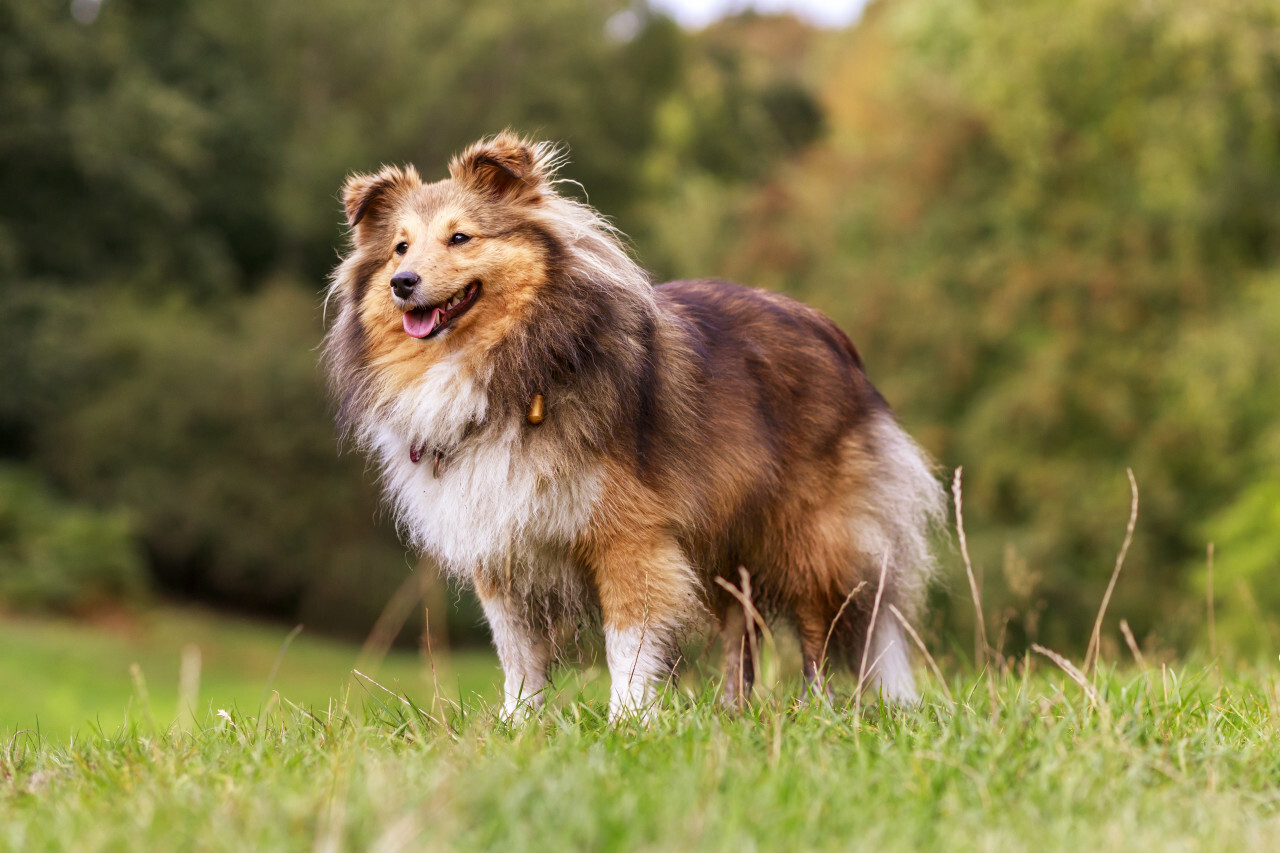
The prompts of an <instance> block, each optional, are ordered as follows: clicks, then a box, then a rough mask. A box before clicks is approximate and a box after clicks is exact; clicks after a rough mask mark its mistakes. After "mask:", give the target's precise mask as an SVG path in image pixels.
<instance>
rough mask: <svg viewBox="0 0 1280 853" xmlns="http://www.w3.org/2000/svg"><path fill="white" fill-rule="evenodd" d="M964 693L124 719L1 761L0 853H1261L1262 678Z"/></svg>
mask: <svg viewBox="0 0 1280 853" xmlns="http://www.w3.org/2000/svg"><path fill="white" fill-rule="evenodd" d="M299 642H301V641H299ZM300 648H301V647H296V648H294V649H291V650H290V652H289V654H290V655H292V654H293V653H294V652H295V651H300ZM391 671H392V668H391V667H390V666H389V665H388V666H384V668H383V672H384V674H385V673H388V672H391ZM283 674H284V668H282V670H281V680H282V681H283ZM492 678H493V677H492V676H491V679H492ZM983 680H984V678H982V677H979V676H973V675H970V676H957V677H955V678H954V679H953V680H952V682H951V684H950V693H951V694H952V695H954V697H955V700H954V703H953V702H952V701H950V700H948V699H947V698H946V697H945V695H944V694H943V693H942V692H941V691H937V692H932V693H929V694H928V695H927V696H926V699H925V702H924V703H923V704H922V705H921V706H920V707H919V708H916V709H912V710H909V711H886V710H885V709H883V708H881V707H880V706H879V704H878V703H877V702H874V701H869V702H864V704H863V706H862V709H861V712H860V713H858V712H855V710H854V708H853V706H852V705H851V704H849V703H847V702H845V703H837V704H836V705H834V706H816V707H806V706H800V705H798V704H797V703H796V702H795V700H794V693H793V692H792V691H789V690H788V689H787V688H786V686H785V685H784V686H783V687H782V688H781V689H777V690H774V691H770V692H766V693H765V694H764V695H762V696H761V697H760V698H759V699H757V701H755V702H754V703H753V705H752V707H751V708H750V710H749V711H747V712H746V713H745V714H741V715H738V714H729V713H724V712H721V711H720V710H718V709H717V708H716V706H715V703H714V700H713V695H712V694H713V689H714V685H706V684H700V683H697V677H696V676H691V677H690V678H689V679H687V681H690V682H693V683H691V684H682V685H681V687H680V689H678V690H676V689H673V690H669V691H668V694H667V696H666V697H665V700H664V701H665V703H666V705H667V707H666V708H665V709H664V712H663V713H662V714H661V715H660V717H659V719H658V721H657V722H656V723H654V724H653V725H651V726H648V727H642V726H637V725H632V724H625V725H622V726H618V727H614V726H610V725H608V724H607V723H606V722H605V720H604V719H603V717H604V713H605V704H604V701H603V697H602V696H601V693H600V691H599V690H598V689H596V687H595V686H594V684H593V683H588V684H587V686H586V690H585V693H584V692H583V688H582V684H581V683H575V682H574V681H573V680H572V679H570V680H569V683H568V684H567V685H565V686H563V687H562V688H561V689H560V691H559V692H558V694H557V695H556V696H555V700H554V701H553V702H552V703H551V706H550V707H549V708H548V709H547V710H546V711H544V712H543V713H542V714H541V715H539V716H538V717H536V718H535V719H533V720H531V721H530V722H528V723H526V724H524V725H521V726H514V727H513V726H508V725H507V724H505V723H504V722H503V721H502V720H501V719H500V717H499V714H498V713H497V712H496V710H495V709H494V707H493V706H492V705H491V704H490V701H489V699H488V698H486V696H490V697H492V691H490V692H489V693H488V694H485V695H476V694H469V695H467V694H461V695H466V696H467V698H465V699H463V700H462V701H460V702H440V703H434V702H429V701H428V702H427V704H421V703H419V702H418V701H417V700H415V699H412V698H410V697H407V696H405V695H404V694H402V693H400V692H399V691H397V690H395V689H387V690H383V689H381V688H379V687H377V686H374V685H369V684H366V685H365V687H364V688H362V687H359V686H354V687H353V686H350V685H348V688H347V691H346V692H345V694H344V695H343V696H342V697H340V699H339V701H337V702H335V703H334V704H332V705H326V706H324V707H323V708H322V709H320V710H316V709H312V711H310V712H308V711H304V710H300V709H298V708H295V707H293V706H292V705H290V704H289V703H287V702H283V701H277V700H275V699H274V698H273V699H272V700H270V701H269V702H268V704H267V706H266V707H265V708H264V709H262V710H261V711H260V712H256V713H254V714H249V713H247V712H244V711H233V712H229V713H226V714H221V715H220V714H218V713H217V712H216V710H214V711H212V712H211V713H208V714H206V715H204V717H203V718H202V719H200V720H199V722H198V723H195V722H194V721H188V723H187V724H182V723H179V724H174V725H168V726H160V725H153V724H152V723H150V722H148V721H147V720H139V719H136V718H135V719H132V720H131V721H130V722H128V723H127V724H126V725H125V726H124V727H123V728H121V729H120V730H118V731H115V732H114V733H108V734H105V735H104V734H99V733H95V732H90V733H88V734H85V735H81V736H78V737H76V738H75V739H74V740H72V741H71V742H70V743H67V742H56V741H53V740H50V739H40V738H36V737H34V736H33V735H31V734H29V733H28V734H21V735H18V736H16V737H14V736H10V737H9V738H8V739H7V740H6V742H5V743H4V744H3V745H2V746H0V847H6V848H11V849H22V850H44V849H49V850H54V849H57V850H62V849H77V850H117V849H166V850H168V849H184V850H185V849H191V850H244V849H254V850H295V849H297V850H303V849H317V850H338V849H372V850H400V849H413V850H417V849H427V850H437V849H438V850H490V849H501V850H504V851H508V850H509V851H519V850H526V849H554V850H565V849H590V850H611V849H624V848H625V849H654V850H670V849H712V850H719V849H724V850H743V849H748V850H755V849H813V850H827V849H850V848H854V847H863V846H870V847H871V849H877V850H885V849H888V850H921V849H947V850H952V849H978V850H1008V849H1035V850H1037V851H1051V850H1105V849H1120V848H1124V849H1138V850H1147V849H1170V850H1185V849H1223V850H1226V849H1230V850H1273V849H1276V848H1277V844H1280V728H1278V726H1277V723H1278V722H1280V693H1278V692H1277V685H1276V684H1275V682H1274V680H1273V679H1272V678H1271V676H1270V675H1269V674H1266V673H1262V672H1249V671H1246V672H1243V673H1240V674H1236V675H1232V676H1230V677H1228V678H1225V679H1224V678H1223V677H1222V676H1221V675H1220V674H1219V671H1218V670H1217V669H1208V668H1206V669H1183V670H1177V669H1166V668H1160V669H1154V668H1153V669H1149V670H1133V671H1121V670H1116V669H1113V668H1108V667H1107V666H1104V667H1103V668H1102V669H1101V671H1100V672H1099V673H1098V674H1096V675H1095V676H1094V677H1093V679H1092V682H1091V683H1092V686H1093V687H1094V688H1095V689H1096V695H1097V704H1096V705H1095V704H1094V703H1093V702H1091V701H1090V700H1089V699H1088V698H1087V697H1086V694H1085V693H1084V691H1083V690H1082V689H1081V686H1080V685H1079V684H1077V683H1076V682H1075V681H1074V680H1072V679H1071V678H1070V677H1068V676H1067V675H1065V674H1064V673H1063V671H1062V670H1060V669H1058V668H1057V667H1055V666H1054V665H1053V664H1052V663H1050V662H1048V661H1047V660H1045V659H1044V658H1040V657H1034V658H1027V659H1024V660H1023V661H1021V662H1019V664H1018V665H1017V666H1015V667H1013V668H1012V669H1011V670H1010V671H1008V672H1006V673H1005V674H1003V675H1002V676H1000V677H998V678H996V679H995V683H994V687H995V689H994V691H991V693H989V692H988V690H987V687H986V685H984V684H982V683H981V682H982V681H983ZM259 687H260V686H259ZM846 687H847V685H846ZM933 687H935V688H936V685H933ZM366 688H367V689H366ZM443 692H444V693H446V694H449V695H453V696H455V697H457V696H459V695H460V694H459V693H458V692H455V691H450V690H444V691H443ZM424 695H425V694H424ZM991 695H994V697H995V698H994V704H992V699H991V698H990V696H991ZM153 701H154V700H153ZM245 707H249V706H247V705H241V708H245ZM135 708H136V700H135Z"/></svg>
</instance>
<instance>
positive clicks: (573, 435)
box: [325, 133, 945, 714]
mask: <svg viewBox="0 0 1280 853" xmlns="http://www.w3.org/2000/svg"><path fill="white" fill-rule="evenodd" d="M562 161H563V157H562V155H561V154H560V153H559V152H558V150H557V149H555V148H554V147H552V146H550V145H548V144H546V143H533V142H529V141H527V140H523V139H520V138H519V137H516V136H514V135H512V134H510V133H503V134H500V135H498V136H497V137H494V138H492V139H488V140H482V141H480V142H478V143H476V144H475V145H473V146H471V147H470V148H468V149H467V150H466V151H465V152H463V153H462V154H461V155H459V156H458V157H456V158H455V159H454V160H453V161H452V162H451V164H450V177H449V178H448V179H446V180H443V181H439V182H435V183H427V184H424V183H423V182H422V181H421V180H420V178H419V177H418V174H417V172H416V171H414V170H413V169H412V168H408V169H397V168H386V169H383V170H382V171H381V172H379V173H378V174H376V175H355V176H353V177H352V178H351V179H349V180H348V183H347V186H346V188H345V191H344V204H345V206H346V211H347V216H348V223H349V224H350V225H351V227H352V229H353V231H352V238H353V239H352V245H351V249H350V250H349V251H348V253H347V254H346V256H345V257H344V259H343V260H342V262H341V263H340V264H339V266H338V268H337V269H336V270H335V272H334V274H333V278H332V283H331V285H330V288H329V292H328V295H327V298H326V301H327V303H328V304H329V305H330V306H332V308H333V309H334V312H335V319H334V321H333V323H332V325H331V327H330V329H329V332H328V334H327V337H326V342H325V361H326V364H327V367H328V371H329V376H330V380H331V385H332V390H333V394H334V397H335V399H336V400H337V402H338V407H339V413H338V418H339V423H340V425H341V427H342V428H343V429H344V430H345V431H346V432H347V433H349V434H350V435H351V436H352V437H353V438H354V441H355V443H356V445H357V446H358V447H359V448H360V449H361V450H363V451H364V452H366V453H368V454H369V455H370V456H371V458H372V459H373V460H374V461H375V462H376V465H377V467H378V470H379V472H380V474H381V477H382V481H383V485H384V487H385V489H386V490H387V494H388V497H389V498H390V500H391V502H392V505H393V506H394V508H395V514H396V518H397V519H398V521H399V523H400V526H401V528H402V530H403V533H404V535H405V536H406V538H407V539H408V540H409V541H410V542H411V543H412V544H413V545H414V546H415V547H416V548H418V549H420V550H422V551H424V552H426V553H429V554H431V555H433V556H434V557H435V558H436V559H438V560H439V562H440V563H441V565H442V566H444V567H445V568H446V569H447V570H448V571H450V572H452V573H453V574H455V575H457V576H459V577H462V578H465V579H467V580H469V581H471V582H472V583H474V584H475V586H476V589H477V591H478V593H479V594H480V597H481V600H482V603H484V604H485V609H486V614H487V615H488V616H489V618H490V621H491V623H492V624H493V627H494V635H495V644H496V645H497V646H498V650H499V655H500V657H501V658H502V660H503V666H504V670H505V671H506V673H507V685H506V694H507V705H508V708H509V710H514V709H515V708H517V707H519V706H520V705H521V704H522V703H524V702H527V701H532V702H534V703H536V701H537V698H536V697H537V695H538V693H537V691H538V690H540V689H541V685H542V684H544V683H545V669H546V665H547V662H548V660H549V657H550V654H551V651H550V650H551V649H552V648H553V647H554V633H555V630H556V625H557V624H558V623H561V622H563V621H564V620H574V619H576V618H578V617H580V616H581V615H582V614H583V613H586V612H590V611H595V612H598V613H599V614H600V616H601V618H602V620H603V623H604V628H605V636H606V645H607V647H608V649H609V655H608V657H609V663H610V670H611V675H612V676H613V681H614V690H613V697H612V703H611V707H612V710H613V712H614V713H615V714H618V713H624V712H626V711H634V710H643V709H644V708H645V707H646V703H648V702H649V701H650V700H651V698H652V689H653V686H654V683H655V682H656V681H658V680H660V674H661V673H662V672H663V671H664V667H665V666H666V665H667V664H666V663H665V662H669V661H670V658H671V656H672V653H673V646H674V643H675V640H676V638H677V637H678V635H679V634H680V632H681V631H683V630H684V629H686V628H688V627H689V626H690V625H696V624H702V623H704V622H705V621H707V617H711V618H712V619H714V620H718V621H719V622H720V624H721V626H722V628H724V626H736V627H732V628H725V630H729V631H730V633H733V632H741V631H743V630H745V628H744V627H743V625H742V620H740V619H739V620H735V619H734V618H733V615H734V613H735V608H736V607H737V604H736V602H735V601H734V600H733V599H732V598H731V597H730V596H727V595H726V594H725V593H724V592H723V590H722V589H721V588H720V587H719V586H718V585H717V584H716V583H715V582H714V579H715V578H716V577H721V578H725V579H728V580H729V581H730V582H734V583H736V582H737V578H738V573H739V567H740V566H744V567H746V568H747V569H748V571H749V572H750V574H751V577H752V583H753V587H754V590H755V595H756V596H757V599H758V606H759V607H760V608H761V609H762V610H764V611H765V612H766V613H768V614H769V615H770V616H772V617H778V618H784V619H789V620H790V621H792V622H793V623H794V624H795V626H796V628H797V629H798V632H799V635H800V639H801V646H802V651H803V653H804V656H805V661H806V671H807V672H809V673H810V675H811V678H812V679H813V680H814V681H815V683H816V681H817V680H819V679H820V678H821V676H822V671H821V667H822V664H823V662H824V661H823V659H822V658H823V651H824V650H826V647H827V643H828V636H830V645H831V647H832V648H831V651H832V654H831V657H833V658H834V659H836V660H838V661H843V662H845V663H847V664H849V665H850V666H851V667H853V668H854V669H855V670H856V668H857V666H858V661H859V660H860V658H861V656H862V647H863V645H864V644H865V642H866V640H867V637H868V636H869V635H870V634H871V633H872V626H870V625H869V624H868V622H869V614H870V611H871V603H872V601H873V598H874V595H875V593H876V587H877V586H878V583H877V581H878V579H879V576H880V570H881V567H882V566H884V567H886V570H885V577H886V583H885V585H884V590H883V598H884V601H885V602H886V603H893V604H895V605H896V606H897V607H898V609H899V610H900V611H901V612H903V613H905V614H907V615H908V618H913V619H914V618H918V616H919V609H920V606H921V603H922V600H923V596H924V592H925V589H926V586H927V584H928V582H929V578H930V576H931V574H932V572H933V569H934V559H933V556H932V554H931V552H930V529H931V527H932V526H933V525H935V524H937V523H938V522H939V521H940V519H941V518H942V517H943V515H944V512H945V501H944V498H943V493H942V490H941V489H940V487H939V485H938V483H937V481H936V480H935V478H934V476H933V472H932V467H931V463H930V462H929V460H928V458H927V456H926V455H925V454H924V452H923V451H922V450H921V449H920V448H919V447H918V445H916V444H915V442H913V441H912V440H911V438H910V437H909V436H907V434H906V433H905V432H904V431H903V430H902V429H901V427H900V426H899V425H898V424H897V422H896V421H895V419H894V418H893V415H892V413H891V412H890V410H889V408H888V406H887V404H886V403H885V402H884V400H883V399H882V398H881V397H880V395H879V394H878V393H877V392H876V391H875V388H874V387H873V386H872V385H871V383H870V382H869V380H868V379H867V377H866V375H865V372H864V371H863V366H862V361H861V358H860V357H859V355H858V353H857V351H856V350H855V349H854V347H853V345H852V344H851V343H850V342H849V340H848V338H847V337H845V335H844V334H843V333H842V332H841V331H840V330H839V329H838V328H837V327H836V326H835V325H834V324H833V323H831V321H830V320H828V319H827V318H825V317H823V316H822V315H820V314H818V313H817V312H815V311H813V310H812V309H809V308H807V307H805V306H803V305H801V304H799V303H797V302H794V301H792V300H790V299H787V298H785V297H782V296H779V295H776V294H769V293H765V292H763V291H753V290H747V289H745V288H741V287H738V286H736V285H731V284H726V283H722V282H709V281H702V282H672V283H669V284H665V285H661V286H659V287H656V288H655V287H653V286H652V285H651V283H650V281H649V279H648V277H647V276H646V275H645V273H644V272H643V271H642V270H641V269H640V267H639V266H638V265H637V264H636V263H635V262H634V261H633V260H632V258H631V257H630V255H629V254H628V252H627V250H626V248H625V247H624V245H623V243H622V241H621V239H620V235H619V234H618V233H617V232H616V230H615V229H613V228H612V227H611V226H610V225H609V224H608V223H607V222H606V220H604V218H603V217H601V216H600V214H599V213H597V212H596V211H595V210H594V209H592V208H591V207H589V206H587V205H585V204H582V203H580V202H578V201H575V200H573V199H570V198H565V197H563V196H561V195H560V194H559V193H558V192H557V191H556V186H557V178H556V176H555V173H556V169H557V168H558V167H559V165H560V163H561V162H562ZM397 273H401V274H408V273H412V274H413V275H414V276H415V277H416V278H417V279H420V283H419V284H418V285H417V287H416V288H415V290H414V292H413V294H412V296H410V297H408V298H401V297H400V296H397V295H394V294H393V292H392V290H391V288H390V287H389V283H390V279H391V276H392V275H395V274H397ZM467 288H474V289H475V292H477V293H478V294H479V296H478V297H477V298H476V299H475V300H474V303H473V304H471V307H470V308H469V309H468V310H465V312H464V313H462V314H461V315H459V316H457V318H456V319H453V320H452V322H450V323H449V324H448V325H447V326H445V327H444V329H443V331H441V332H439V333H438V334H435V335H433V336H432V337H429V338H426V339H421V340H419V339H415V338H413V337H410V336H409V335H408V334H407V331H408V329H409V326H408V325H404V327H403V328H402V327H401V326H402V319H403V317H404V315H405V312H406V311H419V312H420V313H421V312H422V311H427V312H429V311H430V310H431V308H430V306H432V305H453V304H455V303H456V301H457V299H458V298H460V296H461V295H462V294H463V293H464V292H466V293H471V292H472V291H471V290H467ZM451 294H452V295H453V297H454V302H446V300H448V299H449V298H450V296H451ZM442 316H443V315H442ZM535 395H540V396H542V398H543V399H544V400H545V417H544V419H543V420H542V421H541V422H540V423H532V422H531V421H530V419H529V418H528V417H527V412H528V411H529V408H530V403H531V401H532V400H533V398H534V397H535ZM859 584H862V585H863V589H862V590H861V591H860V592H859V593H857V594H856V595H854V597H853V599H852V601H851V602H850V605H851V606H847V607H845V609H844V610H843V613H844V615H843V616H841V617H840V619H839V621H838V622H836V621H835V620H836V619H837V614H838V613H841V612H842V611H841V607H842V606H843V605H845V600H846V599H847V598H848V597H849V595H850V592H851V591H852V590H854V589H856V588H858V585H859ZM833 623H834V624H833ZM874 636H875V641H874V643H873V646H874V647H875V649H876V650H877V651H876V654H877V657H878V658H879V659H880V661H881V663H880V669H879V670H878V671H877V672H873V673H872V677H873V678H876V679H877V683H878V684H879V685H880V686H881V688H882V689H883V690H884V692H885V694H886V695H887V696H890V698H896V699H900V700H910V699H911V697H912V696H913V692H914V688H913V686H912V682H911V676H910V670H909V668H908V667H907V663H906V662H907V659H908V658H907V652H906V646H905V642H904V641H903V640H902V637H901V633H900V632H899V631H895V630H894V626H892V625H886V624H884V623H882V622H880V621H878V622H877V625H876V626H875V628H874ZM739 639H741V638H740V636H726V642H727V643H729V644H730V645H732V644H733V643H734V642H736V641H737V640H739ZM728 657H729V659H730V660H731V661H737V664H736V665H737V666H739V667H741V666H747V665H748V664H749V662H743V661H741V660H740V657H741V656H734V655H730V656H728ZM730 677H737V679H738V680H739V681H741V680H742V673H741V672H738V673H737V674H736V676H735V675H734V673H730ZM727 681H728V679H727Z"/></svg>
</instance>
